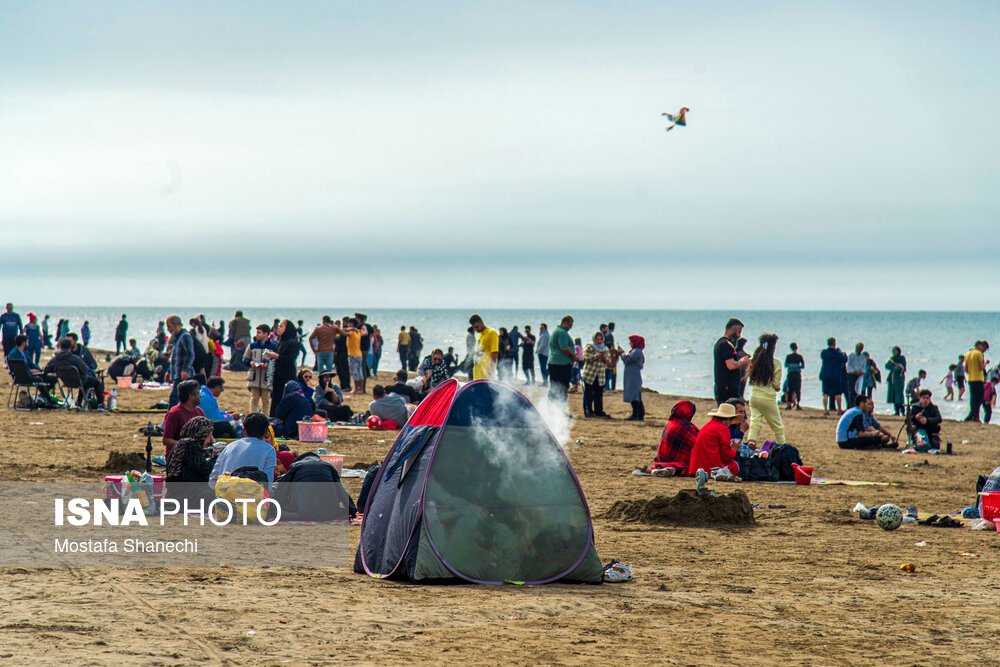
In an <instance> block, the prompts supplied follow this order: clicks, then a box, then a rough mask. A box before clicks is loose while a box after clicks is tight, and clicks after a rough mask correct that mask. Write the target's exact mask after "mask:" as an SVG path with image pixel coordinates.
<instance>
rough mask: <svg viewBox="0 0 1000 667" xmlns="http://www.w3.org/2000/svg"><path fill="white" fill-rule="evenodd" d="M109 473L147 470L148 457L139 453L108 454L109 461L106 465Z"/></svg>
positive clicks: (116, 452) (105, 467)
mask: <svg viewBox="0 0 1000 667" xmlns="http://www.w3.org/2000/svg"><path fill="white" fill-rule="evenodd" d="M104 469H105V470H107V471H108V472H125V471H126V470H145V469H146V455H145V454H139V453H137V452H119V451H113V452H108V461H107V463H105V464H104Z"/></svg>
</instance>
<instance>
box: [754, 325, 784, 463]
mask: <svg viewBox="0 0 1000 667" xmlns="http://www.w3.org/2000/svg"><path fill="white" fill-rule="evenodd" d="M777 344H778V336H777V334H772V333H766V334H762V335H761V337H760V340H759V341H758V345H757V349H756V350H754V352H753V358H752V359H751V360H750V365H749V366H748V367H747V379H748V380H749V381H750V434H749V435H748V436H747V441H748V443H750V444H753V443H756V442H757V438H758V437H760V430H761V429H762V428H763V427H764V422H767V425H768V426H770V427H771V430H772V431H773V432H774V440H775V441H776V442H777V443H778V444H779V445H783V444H785V426H784V424H782V422H781V411H780V410H778V392H779V391H780V390H781V364H776V363H774V348H775V346H776V345H777Z"/></svg>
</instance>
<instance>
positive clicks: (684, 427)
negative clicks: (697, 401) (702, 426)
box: [653, 401, 698, 475]
mask: <svg viewBox="0 0 1000 667" xmlns="http://www.w3.org/2000/svg"><path fill="white" fill-rule="evenodd" d="M695 410H696V408H695V405H694V403H692V402H691V401H677V403H675V404H674V407H673V409H672V410H671V411H670V418H669V419H667V423H666V424H665V425H664V426H663V435H662V436H661V437H660V446H659V448H658V449H657V450H656V457H655V458H654V459H653V461H655V462H656V463H669V464H674V465H676V466H679V467H680V471H679V473H678V474H681V475H687V474H690V473H689V472H688V464H689V463H690V462H691V450H692V449H694V441H695V439H696V438H697V437H698V427H697V426H695V425H694V424H692V423H691V420H692V419H694V413H695Z"/></svg>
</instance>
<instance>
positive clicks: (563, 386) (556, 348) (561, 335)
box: [548, 315, 576, 407]
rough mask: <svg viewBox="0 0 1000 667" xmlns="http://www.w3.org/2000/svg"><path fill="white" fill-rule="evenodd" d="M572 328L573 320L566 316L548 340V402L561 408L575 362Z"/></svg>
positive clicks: (567, 391)
mask: <svg viewBox="0 0 1000 667" xmlns="http://www.w3.org/2000/svg"><path fill="white" fill-rule="evenodd" d="M572 328H573V318H572V317H571V316H569V315H566V316H564V317H563V318H562V321H561V322H560V323H559V326H557V327H556V330H555V331H554V332H553V333H552V336H551V338H550V339H549V358H548V369H549V381H550V384H549V400H550V401H552V402H554V403H557V404H559V405H561V406H564V407H565V405H566V398H567V394H569V381H570V378H571V377H572V375H573V363H574V362H575V361H576V348H575V347H574V344H573V338H572V337H571V336H570V335H569V331H570V329H572Z"/></svg>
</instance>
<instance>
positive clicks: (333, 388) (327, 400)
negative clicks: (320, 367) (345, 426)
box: [312, 371, 354, 421]
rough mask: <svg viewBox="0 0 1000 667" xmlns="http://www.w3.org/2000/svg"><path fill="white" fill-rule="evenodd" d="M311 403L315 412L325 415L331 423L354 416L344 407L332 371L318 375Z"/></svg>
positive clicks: (342, 398)
mask: <svg viewBox="0 0 1000 667" xmlns="http://www.w3.org/2000/svg"><path fill="white" fill-rule="evenodd" d="M312 398H313V403H315V404H316V409H317V410H322V411H323V412H325V413H326V418H327V419H329V420H331V421H347V420H348V419H350V418H351V416H353V415H354V411H353V410H351V407H350V406H348V405H344V392H343V391H342V390H341V389H340V387H338V386H337V384H336V383H335V382H334V381H333V371H324V372H322V373H320V374H319V384H318V385H316V389H314V390H313V396H312Z"/></svg>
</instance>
